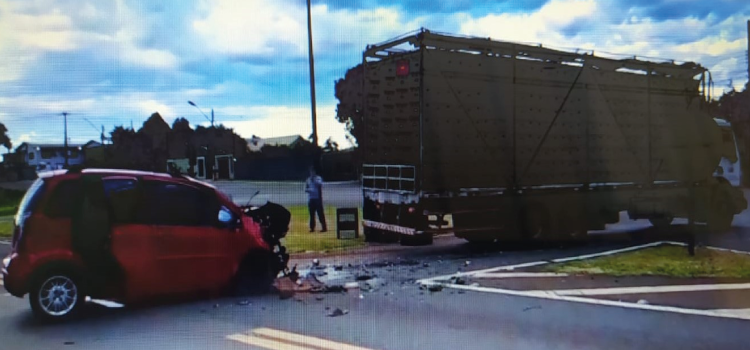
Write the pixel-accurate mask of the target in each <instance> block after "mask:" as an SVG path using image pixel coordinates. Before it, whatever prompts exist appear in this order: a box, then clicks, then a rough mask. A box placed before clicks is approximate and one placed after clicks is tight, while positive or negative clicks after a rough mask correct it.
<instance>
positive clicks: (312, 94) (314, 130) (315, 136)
mask: <svg viewBox="0 0 750 350" xmlns="http://www.w3.org/2000/svg"><path fill="white" fill-rule="evenodd" d="M310 7H311V5H310V0H307V47H308V50H309V61H310V102H311V103H312V137H313V144H314V145H315V146H317V145H318V121H317V119H318V117H317V115H316V113H315V62H314V60H313V41H312V14H311V9H310Z"/></svg>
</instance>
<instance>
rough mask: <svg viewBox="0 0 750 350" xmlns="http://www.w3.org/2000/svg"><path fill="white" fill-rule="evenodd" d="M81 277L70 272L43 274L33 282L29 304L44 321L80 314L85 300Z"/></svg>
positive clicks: (65, 318) (64, 318)
mask: <svg viewBox="0 0 750 350" xmlns="http://www.w3.org/2000/svg"><path fill="white" fill-rule="evenodd" d="M79 281H80V279H79V278H78V277H77V276H76V275H75V274H72V273H69V272H64V271H60V272H52V273H45V274H41V275H40V277H39V278H36V279H35V280H34V282H32V287H31V292H30V293H29V304H30V305H31V310H32V312H33V313H34V315H35V316H37V317H39V318H40V319H42V320H44V321H64V320H67V319H70V318H73V317H74V316H76V315H77V314H78V312H79V311H80V309H81V308H82V307H83V304H84V302H85V297H86V294H85V291H84V289H83V287H82V285H81V283H80V282H79Z"/></svg>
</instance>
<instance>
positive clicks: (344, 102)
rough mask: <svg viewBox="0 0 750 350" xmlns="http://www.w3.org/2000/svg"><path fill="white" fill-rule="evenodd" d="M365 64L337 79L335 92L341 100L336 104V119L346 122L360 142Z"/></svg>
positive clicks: (351, 69)
mask: <svg viewBox="0 0 750 350" xmlns="http://www.w3.org/2000/svg"><path fill="white" fill-rule="evenodd" d="M364 73H365V70H364V66H362V64H361V63H360V64H358V65H357V66H356V67H354V68H350V69H349V70H348V71H346V75H345V76H344V78H343V79H339V80H337V81H336V87H335V90H336V91H335V93H336V98H337V99H338V100H339V103H338V105H337V106H336V120H338V121H339V122H340V123H344V124H346V131H348V132H349V133H350V134H351V135H352V136H353V137H354V138H355V139H356V140H357V141H358V143H359V140H361V136H362V134H363V132H364V131H363V127H362V117H363V111H362V108H364V93H363V92H362V87H363V84H364V80H363V79H364Z"/></svg>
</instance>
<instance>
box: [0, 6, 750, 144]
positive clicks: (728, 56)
mask: <svg viewBox="0 0 750 350" xmlns="http://www.w3.org/2000/svg"><path fill="white" fill-rule="evenodd" d="M312 3H313V11H312V12H313V37H314V48H315V59H316V66H315V67H316V68H315V69H316V71H315V74H316V89H317V103H318V108H317V112H318V128H319V135H320V136H319V137H320V139H321V140H324V139H326V138H328V137H333V138H334V139H335V140H336V141H338V142H339V144H341V145H344V146H346V145H348V142H347V141H345V137H344V135H345V132H344V126H343V125H341V124H339V123H337V122H336V121H335V119H334V114H335V108H336V99H335V97H334V93H333V88H334V81H335V80H336V79H338V78H341V77H343V75H344V73H345V72H346V70H347V69H348V68H350V67H352V66H354V65H356V64H357V63H358V62H360V61H361V53H362V50H363V49H364V48H365V46H366V45H367V44H372V43H377V42H381V41H385V40H387V39H390V38H392V37H395V36H398V35H400V34H402V33H405V32H409V31H413V30H416V29H418V28H420V27H425V28H428V29H431V30H434V31H440V32H447V33H456V34H465V35H476V36H481V37H491V38H493V39H497V40H506V41H519V42H529V43H542V44H544V45H545V46H552V47H560V48H585V49H593V50H595V51H596V52H608V53H618V54H625V55H638V56H650V57H657V58H668V59H675V60H678V61H696V62H699V63H701V64H703V65H704V66H706V67H708V68H709V69H711V71H712V73H713V77H714V80H715V82H716V86H717V90H716V92H717V93H720V92H721V91H722V90H723V89H726V88H727V87H728V86H729V82H730V80H731V81H732V82H733V83H734V86H735V87H736V88H737V89H741V88H742V87H743V86H744V84H745V83H746V82H747V63H746V62H747V61H746V57H747V56H746V50H747V41H746V40H747V39H746V35H747V32H746V29H747V27H746V21H747V20H748V19H750V2H748V1H745V0H713V1H705V0H609V1H594V0H549V1H545V0H528V1H516V0H504V1H503V0H499V1H487V0H484V1H470V0H455V1H439V2H434V1H425V0H406V1H390V0H388V1H386V0H365V1H348V0H327V1H324V0H313V1H312ZM306 26H307V23H306V10H305V1H304V0H268V1H266V0H168V1H164V0H162V1H159V2H154V1H146V0H112V1H104V0H92V1H70V0H68V1H66V0H0V122H2V123H4V124H5V125H6V126H7V127H8V129H9V130H10V136H11V139H12V141H13V143H14V145H16V146H17V145H19V144H21V142H24V141H31V142H62V125H63V123H62V117H61V116H60V113H61V112H63V111H66V112H69V113H70V114H69V117H68V125H69V138H70V139H71V141H72V142H81V143H82V142H85V141H88V140H91V139H98V138H99V131H98V129H99V128H100V127H101V126H102V125H103V126H104V127H105V130H107V131H110V130H112V129H113V128H114V127H115V126H118V125H125V126H129V125H130V123H131V121H132V123H133V124H134V126H136V128H137V127H139V126H140V125H141V124H142V123H143V121H144V120H145V119H146V118H148V116H149V115H150V114H151V113H153V112H159V113H160V114H161V115H162V116H163V117H164V118H165V120H166V121H167V122H169V123H171V122H172V121H173V120H174V119H175V118H177V117H186V118H187V119H188V120H189V121H190V122H191V124H193V125H196V124H205V123H206V120H205V119H204V117H203V116H202V115H201V113H200V112H199V111H198V110H196V109H195V108H194V107H192V106H190V105H188V103H187V101H188V100H192V101H194V102H195V103H196V104H197V105H198V106H200V108H201V109H202V110H203V111H204V112H205V113H207V114H208V113H210V110H211V108H213V109H214V110H215V115H216V120H217V122H220V123H223V124H224V125H226V126H229V127H232V128H234V129H235V130H236V131H237V132H238V133H239V134H240V135H242V136H245V137H250V136H252V135H258V136H261V137H272V136H282V135H289V134H301V135H303V136H307V135H309V134H310V133H311V122H310V93H309V85H308V79H309V76H308V74H309V73H308V68H307V27H306ZM92 124H93V125H92Z"/></svg>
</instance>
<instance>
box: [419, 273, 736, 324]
mask: <svg viewBox="0 0 750 350" xmlns="http://www.w3.org/2000/svg"><path fill="white" fill-rule="evenodd" d="M433 284H441V285H442V286H443V287H446V288H453V289H462V290H467V291H474V292H484V293H494V294H505V295H512V296H522V297H530V298H540V299H549V300H561V301H572V302H577V303H584V304H593V305H604V306H616V307H621V308H626V309H640V310H651V311H666V312H674V313H678V314H685V315H698V316H710V317H722V318H738V319H743V320H750V313H748V314H731V313H727V312H723V311H716V310H697V309H686V308H680V307H674V306H661V305H650V304H636V303H627V302H622V301H614V300H601V299H591V298H582V297H576V296H567V295H554V294H549V293H547V294H541V293H538V294H534V293H530V292H525V291H517V290H509V289H499V288H487V287H478V286H477V287H474V286H466V285H457V284H450V283H435V282H433Z"/></svg>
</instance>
